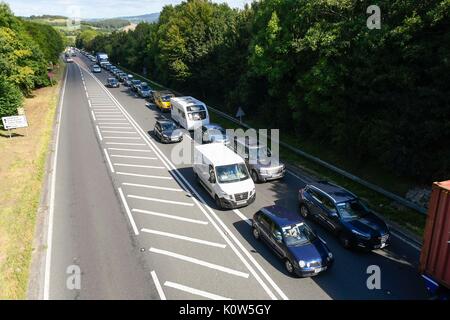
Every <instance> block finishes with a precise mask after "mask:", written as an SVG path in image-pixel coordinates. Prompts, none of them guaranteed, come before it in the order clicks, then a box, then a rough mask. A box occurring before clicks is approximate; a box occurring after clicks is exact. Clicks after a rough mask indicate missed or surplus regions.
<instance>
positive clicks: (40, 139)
mask: <svg viewBox="0 0 450 320" xmlns="http://www.w3.org/2000/svg"><path fill="white" fill-rule="evenodd" d="M64 68H65V65H64V64H63V63H61V66H60V67H59V69H58V70H57V75H56V76H55V80H57V84H56V85H53V86H52V87H47V88H41V89H38V90H36V91H34V92H33V97H32V98H28V99H26V100H25V102H24V108H25V111H26V116H27V119H28V123H29V127H28V128H27V129H17V130H14V133H13V138H11V139H10V138H9V134H8V132H6V131H3V130H0V152H1V154H2V155H3V159H2V162H1V163H0V202H1V203H2V206H1V208H0V299H24V298H25V297H26V290H27V284H28V273H29V266H30V261H31V253H32V251H33V248H32V243H33V237H34V230H35V221H36V213H37V209H38V206H39V200H40V196H41V188H42V185H43V179H44V170H45V162H46V159H47V155H48V152H49V146H50V140H51V136H52V129H53V121H54V117H55V111H56V106H57V103H58V96H59V88H60V83H61V81H60V80H61V78H62V75H63V73H64Z"/></svg>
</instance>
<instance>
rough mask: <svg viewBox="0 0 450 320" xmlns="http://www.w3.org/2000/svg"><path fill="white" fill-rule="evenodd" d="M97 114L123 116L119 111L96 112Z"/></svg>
mask: <svg viewBox="0 0 450 320" xmlns="http://www.w3.org/2000/svg"><path fill="white" fill-rule="evenodd" d="M95 114H98V115H100V114H122V113H121V112H118V111H97V110H95Z"/></svg>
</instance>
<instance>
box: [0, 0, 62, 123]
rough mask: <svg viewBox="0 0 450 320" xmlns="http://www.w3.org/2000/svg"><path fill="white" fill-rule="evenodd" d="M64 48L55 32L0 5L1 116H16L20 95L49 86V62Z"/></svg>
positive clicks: (20, 101)
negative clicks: (19, 16) (16, 15)
mask: <svg viewBox="0 0 450 320" xmlns="http://www.w3.org/2000/svg"><path fill="white" fill-rule="evenodd" d="M63 49H64V45H63V40H62V37H61V35H60V34H59V32H57V31H56V30H55V29H53V28H52V27H50V26H46V25H41V24H37V23H33V22H28V21H23V20H22V19H20V18H17V17H15V16H14V15H13V14H12V12H11V10H10V9H9V7H8V6H7V5H6V4H4V3H0V93H1V96H0V117H4V116H9V115H14V114H16V113H17V110H16V109H17V107H19V106H20V105H21V103H22V95H29V94H30V93H31V91H32V90H33V89H35V88H37V87H42V86H46V85H49V84H50V83H49V79H48V75H47V68H48V66H49V62H57V60H58V55H59V54H60V53H61V52H62V50H63Z"/></svg>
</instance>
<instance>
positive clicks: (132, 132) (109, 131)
mask: <svg viewBox="0 0 450 320" xmlns="http://www.w3.org/2000/svg"><path fill="white" fill-rule="evenodd" d="M103 132H105V133H125V134H137V133H136V132H134V131H111V130H103Z"/></svg>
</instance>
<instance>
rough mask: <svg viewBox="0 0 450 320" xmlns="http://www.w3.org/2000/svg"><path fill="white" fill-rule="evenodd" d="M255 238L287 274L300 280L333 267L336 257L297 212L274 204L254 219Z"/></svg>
mask: <svg viewBox="0 0 450 320" xmlns="http://www.w3.org/2000/svg"><path fill="white" fill-rule="evenodd" d="M252 230H253V231H252V233H253V237H254V238H255V239H256V240H260V239H262V240H264V241H265V242H266V243H267V244H268V245H269V248H271V249H272V250H273V251H274V252H275V253H276V254H277V255H278V256H279V257H280V258H282V259H283V261H284V265H285V268H286V271H287V272H288V273H289V274H292V275H298V276H300V277H308V276H315V275H317V274H319V273H321V272H323V271H325V270H327V269H329V268H330V267H331V265H332V264H333V261H334V258H333V254H332V253H331V251H330V249H328V246H327V244H326V243H325V241H323V240H322V239H321V238H320V237H318V236H317V235H316V233H315V232H314V231H313V230H312V229H311V228H310V227H309V226H308V224H307V223H306V222H305V221H304V220H303V218H301V217H299V216H298V214H296V213H295V212H292V211H289V210H287V209H285V208H283V207H280V206H277V205H273V206H269V207H265V208H262V209H261V210H259V211H258V212H256V213H255V215H254V216H253V228H252Z"/></svg>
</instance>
